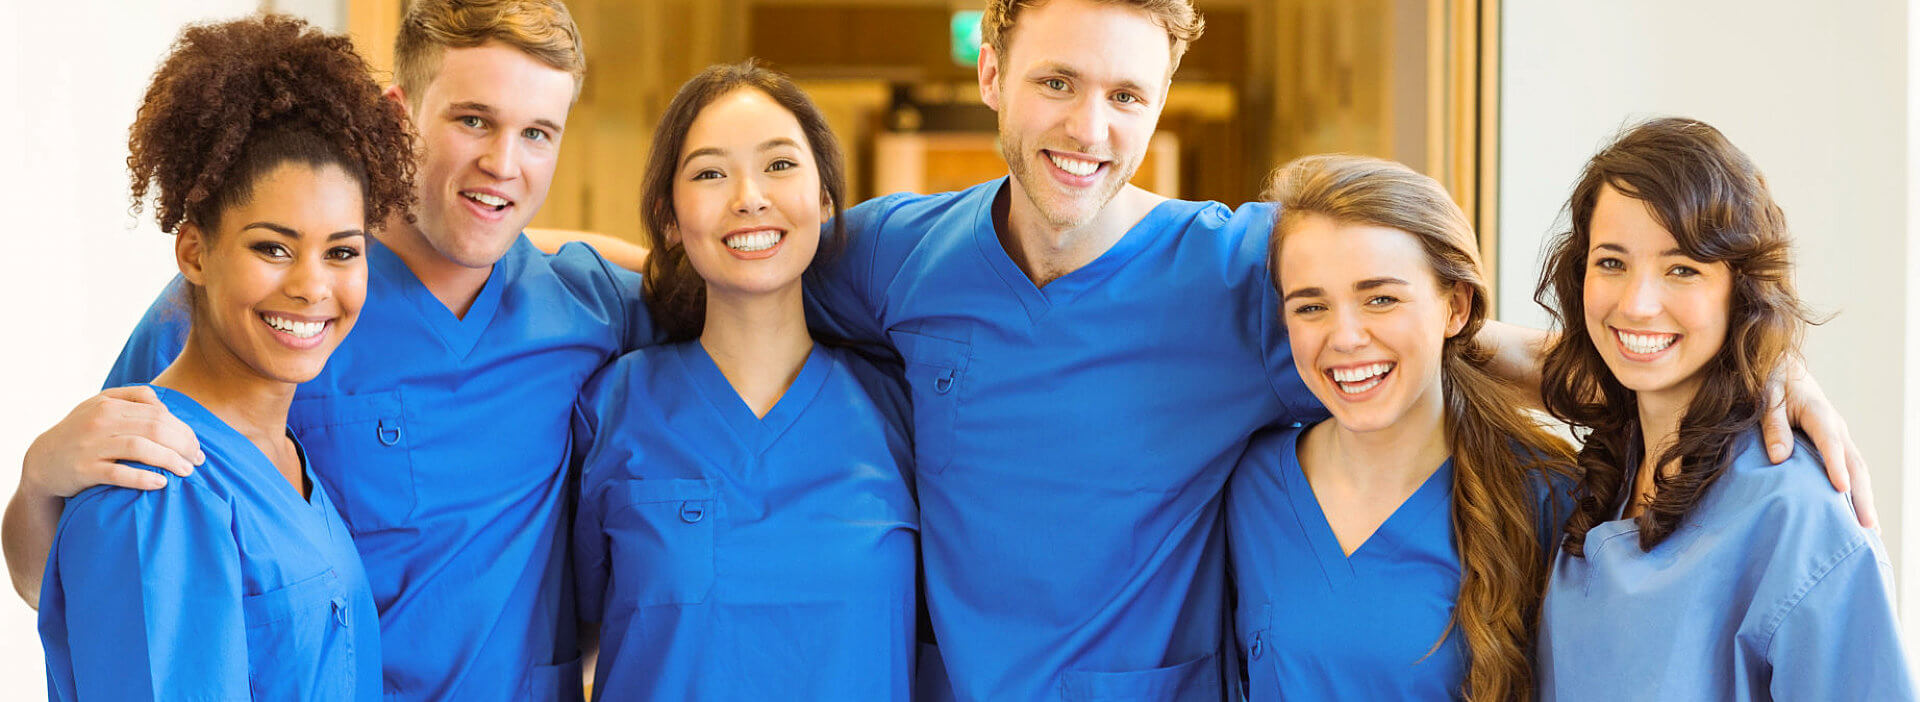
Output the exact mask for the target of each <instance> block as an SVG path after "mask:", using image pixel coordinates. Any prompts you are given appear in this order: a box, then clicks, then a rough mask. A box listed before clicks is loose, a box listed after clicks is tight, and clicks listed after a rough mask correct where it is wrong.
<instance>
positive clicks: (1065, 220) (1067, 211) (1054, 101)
mask: <svg viewBox="0 0 1920 702" xmlns="http://www.w3.org/2000/svg"><path fill="white" fill-rule="evenodd" d="M1171 51H1172V40H1171V39H1170V38H1169V37H1168V35H1167V32H1166V30H1164V29H1162V28H1161V27H1160V26H1159V25H1158V24H1156V23H1155V22H1154V20H1153V18H1152V17H1151V16H1149V15H1148V14H1146V13H1145V12H1143V11H1140V10H1137V9H1133V8H1128V7H1122V6H1117V5H1110V4H1101V3H1095V2H1091V1H1090V0H1052V1H1051V2H1047V3H1045V4H1042V5H1040V6H1039V7H1034V8H1030V9H1027V10H1026V11H1025V12H1024V13H1023V14H1021V15H1020V21H1019V25H1018V27H1017V28H1016V29H1015V30H1014V32H1013V36H1012V37H1011V39H1010V40H1009V42H1008V44H1007V50H1006V53H1005V55H997V54H996V53H995V52H994V51H993V49H992V48H991V47H985V48H983V49H982V51H981V54H980V63H979V80H980V94H981V97H982V99H984V100H985V101H986V103H987V106H988V107H992V108H993V109H994V110H995V111H996V112H998V113H999V120H1000V151H1001V155H1002V156H1004V157H1005V158H1006V160H1007V167H1008V169H1009V170H1010V171H1011V172H1012V173H1013V187H1014V191H1015V192H1014V193H1013V203H1014V204H1013V206H1014V207H1021V208H1031V210H1032V211H1033V212H1034V214H1036V215H1038V218H1039V220H1040V221H1044V222H1047V223H1048V224H1049V225H1051V226H1054V227H1056V228H1062V229H1067V228H1073V227H1078V226H1081V225H1083V224H1086V223H1087V222H1088V221H1090V220H1092V219H1093V218H1094V217H1095V216H1096V215H1098V214H1099V213H1100V211H1101V209H1102V208H1105V207H1106V205H1107V203H1108V202H1109V201H1111V200H1112V199H1113V196H1114V194H1115V193H1118V192H1119V191H1120V188H1121V187H1122V186H1124V185H1126V184H1127V181H1128V180H1130V179H1132V178H1133V173H1134V170H1135V169H1137V168H1139V166H1140V161H1141V159H1142V158H1144V157H1145V155H1146V151H1147V142H1148V140H1149V139H1151V138H1152V137H1153V130H1154V126H1155V124H1156V123H1157V122H1158V121H1159V119H1160V110H1161V108H1162V107H1163V102H1164V99H1165V98H1166V94H1167V88H1168V82H1169V80H1170V79H1171V77H1172V75H1171V71H1172V65H1173V58H1172V53H1171Z"/></svg>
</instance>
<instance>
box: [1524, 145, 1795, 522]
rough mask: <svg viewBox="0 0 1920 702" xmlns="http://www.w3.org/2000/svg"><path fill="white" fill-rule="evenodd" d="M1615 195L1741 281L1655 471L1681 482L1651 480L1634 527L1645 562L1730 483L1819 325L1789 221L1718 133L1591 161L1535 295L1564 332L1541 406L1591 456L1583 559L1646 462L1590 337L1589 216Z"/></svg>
mask: <svg viewBox="0 0 1920 702" xmlns="http://www.w3.org/2000/svg"><path fill="white" fill-rule="evenodd" d="M1608 187H1611V188H1613V189H1614V190H1616V191H1618V192H1619V193H1620V194H1622V195H1626V196H1627V197H1630V198H1633V199H1635V200H1639V201H1640V202H1643V203H1645V204H1646V206H1647V209H1648V210H1649V211H1650V212H1651V213H1652V214H1653V217H1654V219H1655V220H1656V221H1658V222H1659V223H1660V226H1662V227H1664V228H1665V229H1666V230H1667V231H1668V232H1669V233H1671V234H1672V235H1673V238H1674V241H1675V242H1677V243H1678V244H1679V248H1680V251H1681V252H1682V253H1684V254H1685V255H1686V256H1687V257H1688V258H1692V259H1694V260H1696V261H1701V262H1703V263H1725V264H1726V265H1727V268H1728V269H1729V271H1730V272H1731V274H1732V282H1733V294H1732V297H1731V299H1730V300H1729V303H1728V311H1727V314H1728V320H1727V338H1726V341H1725V343H1724V344H1723V345H1722V346H1721V347H1720V352H1719V353H1717V354H1715V355H1714V357H1713V358H1712V359H1710V360H1708V361H1707V364H1706V365H1705V366H1704V367H1703V368H1701V370H1700V371H1699V372H1700V374H1701V376H1702V378H1703V382H1702V383H1701V385H1700V388H1699V390H1698V391H1697V392H1696V393H1695V394H1694V396H1693V400H1692V402H1690V403H1689V404H1688V406H1687V410H1686V413H1685V414H1684V415H1683V416H1682V418H1681V420H1680V430H1679V435H1678V436H1677V437H1676V438H1675V440H1674V442H1673V444H1672V445H1671V446H1669V447H1668V448H1667V449H1666V451H1664V452H1662V453H1661V455H1660V457H1659V461H1658V462H1657V463H1656V465H1660V466H1666V465H1676V466H1677V467H1678V470H1677V472H1675V473H1673V474H1672V475H1665V474H1656V475H1655V476H1654V486H1655V495H1654V497H1653V499H1652V500H1650V501H1649V502H1648V504H1647V506H1646V511H1644V512H1643V513H1641V514H1640V516H1638V517H1636V518H1635V522H1636V523H1638V525H1639V527H1640V548H1641V549H1642V550H1647V549H1651V548H1653V547H1654V546H1656V545H1658V544H1659V543H1660V542H1661V541H1662V540H1664V539H1666V538H1667V536H1669V535H1671V534H1672V533H1673V530H1674V529H1675V528H1676V527H1678V526H1679V525H1680V523H1681V521H1682V520H1683V519H1684V518H1685V517H1686V514H1687V512H1688V511H1690V510H1692V509H1693V506H1694V505H1695V504H1696V503H1698V502H1699V501H1700V497H1701V495H1703V494H1705V492H1706V490H1707V488H1709V487H1711V486H1712V485H1713V483H1714V481H1715V480H1716V479H1718V478H1719V477H1720V475H1721V474H1722V473H1723V472H1725V471H1726V467H1727V463H1728V461H1729V460H1730V459H1731V458H1732V456H1731V455H1730V452H1731V451H1732V449H1733V447H1734V444H1735V442H1736V440H1737V439H1738V438H1739V437H1740V436H1741V435H1742V434H1745V433H1746V432H1749V431H1752V430H1753V429H1754V428H1755V427H1756V426H1758V425H1759V423H1760V418H1761V416H1762V415H1763V414H1764V413H1765V410H1766V406H1765V397H1766V384H1767V380H1768V379H1769V378H1770V377H1771V376H1772V375H1773V373H1774V372H1775V370H1776V369H1777V368H1778V367H1779V365H1780V363H1781V361H1782V359H1783V358H1784V357H1785V356H1786V354H1788V353H1790V352H1796V351H1797V349H1798V348H1799V340H1800V335H1801V333H1802V330H1804V329H1805V327H1806V323H1807V322H1808V321H1810V319H1809V314H1808V312H1807V310H1806V308H1805V307H1804V306H1802V305H1801V304H1800V301H1799V296H1798V295H1796V294H1795V293H1794V289H1793V280H1792V261H1791V259H1790V252H1789V249H1790V244H1791V242H1790V241H1789V236H1788V232H1787V220H1786V215H1784V214H1783V213H1781V211H1780V207H1779V205H1777V204H1775V203H1774V201H1773V194H1772V193H1771V192H1770V191H1768V189H1767V181H1766V178H1764V177H1763V176H1762V175H1761V174H1760V170H1759V169H1758V168H1755V167H1754V165H1753V162H1752V161H1750V160H1748V159H1747V155H1746V154H1744V153H1742V152H1741V151H1740V150H1739V149H1738V148H1735V147H1734V145H1733V143H1732V142H1729V141H1727V138H1726V136H1725V135H1723V134H1721V133H1720V131H1719V130H1717V129H1714V128H1713V127H1711V126H1708V125H1707V124H1706V123H1704V122H1700V121H1697V120H1690V119H1678V118H1663V119H1654V120H1651V121H1648V122H1644V123H1642V124H1639V125H1637V126H1634V127H1631V128H1629V129H1627V130H1625V131H1623V132H1622V133H1621V134H1620V135H1619V136H1618V137H1616V138H1615V139H1614V140H1613V143H1611V144H1608V145H1607V146H1606V147H1605V148H1602V149H1601V150H1600V152H1599V153H1596V154H1594V156H1593V158H1592V159H1590V160H1588V161H1587V166H1586V170H1585V171H1583V172H1582V173H1581V175H1580V181H1579V183H1577V184H1576V185H1575V186H1574V188H1573V197H1572V198H1571V199H1569V200H1568V202H1567V212H1568V215H1569V216H1568V220H1569V223H1570V226H1569V228H1568V229H1567V230H1566V231H1565V232H1562V233H1561V234H1559V235H1558V236H1556V237H1555V238H1554V239H1553V240H1552V242H1551V244H1550V246H1549V253H1548V256H1547V263H1546V267H1545V268H1544V269H1543V270H1542V271H1541V273H1540V283H1539V286H1538V287H1537V288H1536V289H1535V291H1534V300H1535V301H1537V302H1539V303H1540V305H1541V306H1542V307H1545V308H1547V311H1548V312H1550V313H1552V314H1553V316H1554V320H1555V323H1556V325H1557V326H1558V327H1559V329H1560V332H1561V333H1560V335H1559V338H1558V339H1556V340H1555V341H1554V342H1553V345H1552V346H1551V347H1550V348H1549V349H1548V350H1547V354H1546V358H1545V360H1544V362H1543V364H1542V365H1543V367H1542V376H1543V377H1542V380H1541V395H1542V397H1543V399H1544V400H1545V402H1546V406H1547V410H1548V411H1549V412H1552V413H1553V415H1554V416H1555V417H1558V418H1560V419H1561V420H1562V421H1565V422H1567V423H1568V424H1571V425H1573V426H1574V428H1575V431H1576V432H1577V433H1579V434H1580V435H1581V436H1582V439H1583V441H1584V444H1585V445H1584V446H1583V447H1582V449H1581V450H1580V466H1581V468H1583V469H1584V471H1585V473H1584V476H1583V478H1582V479H1581V484H1580V491H1579V495H1578V503H1577V504H1576V506H1575V508H1574V513H1573V516H1572V517H1571V518H1569V519H1568V520H1567V527H1566V539H1565V544H1564V547H1565V548H1566V550H1567V553H1569V554H1572V555H1574V556H1584V555H1585V548H1584V547H1585V542H1586V535H1587V531H1588V530H1589V529H1592V528H1593V527H1594V526H1596V525H1598V524H1600V523H1601V522H1605V521H1608V520H1610V519H1612V518H1613V515H1614V514H1615V510H1617V509H1618V508H1619V507H1620V505H1621V504H1622V502H1623V501H1624V500H1625V499H1626V498H1627V495H1628V492H1629V491H1630V489H1631V486H1630V485H1628V484H1627V480H1626V476H1627V470H1628V468H1629V467H1631V466H1634V465H1637V464H1639V463H1640V462H1641V458H1642V454H1643V452H1644V449H1643V446H1642V442H1643V438H1642V436H1641V427H1640V415H1639V412H1638V410H1637V405H1636V403H1635V398H1634V393H1633V391H1631V390H1628V389H1627V388H1626V387H1625V386H1623V385H1621V384H1620V381H1619V380H1617V379H1615V378H1614V375H1613V371H1612V370H1610V369H1609V368H1608V367H1607V363H1606V360H1605V359H1603V358H1602V357H1601V356H1600V352H1599V350H1598V349H1596V348H1594V345H1593V342H1592V340H1591V339H1590V338H1589V335H1588V334H1587V333H1586V326H1585V325H1586V310H1585V307H1584V301H1585V298H1584V297H1583V294H1582V292H1583V288H1584V287H1585V285H1586V273H1587V266H1588V263H1587V256H1588V251H1589V249H1591V248H1592V229H1591V227H1592V225H1593V210H1594V205H1595V203H1597V202H1598V201H1599V199H1600V192H1601V190H1602V189H1603V188H1608Z"/></svg>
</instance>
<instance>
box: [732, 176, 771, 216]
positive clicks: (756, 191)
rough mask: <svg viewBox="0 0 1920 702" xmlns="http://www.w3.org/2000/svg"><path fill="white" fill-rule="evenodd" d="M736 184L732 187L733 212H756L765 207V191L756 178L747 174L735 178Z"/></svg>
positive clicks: (747, 213)
mask: <svg viewBox="0 0 1920 702" xmlns="http://www.w3.org/2000/svg"><path fill="white" fill-rule="evenodd" d="M734 182H735V183H737V185H735V186H734V189H733V211H734V213H735V214H743V215H751V214H758V213H760V212H763V211H765V210H766V209H767V207H768V206H769V205H770V203H768V202H767V192H766V190H765V189H764V188H763V187H761V183H760V182H759V179H758V178H754V177H752V176H748V177H745V178H735V179H734Z"/></svg>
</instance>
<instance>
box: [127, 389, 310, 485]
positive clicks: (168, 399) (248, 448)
mask: <svg viewBox="0 0 1920 702" xmlns="http://www.w3.org/2000/svg"><path fill="white" fill-rule="evenodd" d="M147 387H149V388H152V389H153V394H154V395H155V396H158V397H159V398H160V400H161V402H162V403H164V404H165V405H166V406H167V409H168V411H171V412H173V413H175V414H179V415H188V416H192V417H195V418H197V419H198V420H199V422H198V426H197V427H196V429H195V431H196V432H200V433H201V436H200V440H201V441H202V442H207V443H212V441H213V440H216V439H217V440H220V441H222V442H224V443H226V444H228V445H230V446H234V447H236V448H235V450H237V451H240V452H241V454H242V455H240V456H236V458H241V459H244V460H246V461H247V462H248V463H251V464H252V465H254V466H256V468H254V469H252V470H249V471H248V472H249V474H248V475H245V476H242V478H241V479H243V480H249V481H252V480H267V479H271V480H272V481H273V483H274V484H275V485H274V487H273V488H270V489H265V490H263V492H271V493H277V494H280V495H282V496H285V497H288V498H290V499H292V500H294V501H296V502H298V503H300V504H301V505H303V506H305V507H308V508H319V507H322V506H323V505H324V502H325V498H324V497H322V496H321V492H320V481H319V479H317V478H315V477H314V475H313V464H312V463H311V462H309V461H308V460H307V447H305V446H302V445H301V444H300V439H299V437H296V436H294V435H293V430H292V429H288V430H287V438H288V439H289V440H291V441H293V451H294V454H295V455H297V456H299V457H300V476H301V478H300V479H301V480H304V481H306V484H307V486H308V488H309V489H308V491H307V494H306V495H304V496H302V495H301V494H300V488H299V487H296V486H294V485H293V484H292V483H289V482H287V478H286V476H284V475H281V474H280V470H279V469H278V468H275V467H274V465H273V460H272V459H269V458H267V454H265V453H261V452H260V447H259V446H255V445H254V444H253V441H252V440H251V439H248V438H247V437H246V436H245V435H243V434H241V433H240V430H238V429H235V428H233V425H231V424H228V423H227V422H226V420H223V419H221V418H220V416H219V415H216V414H214V413H213V410H210V409H207V407H206V405H202V404H200V401H199V400H195V399H193V398H192V397H191V396H188V395H187V394H186V393H184V392H180V391H178V390H175V389H173V388H168V387H162V386H159V385H153V384H150V383H149V384H147ZM233 467H234V468H235V469H240V470H246V468H245V467H244V466H238V465H236V466H233ZM254 473H262V474H261V475H255V474H254Z"/></svg>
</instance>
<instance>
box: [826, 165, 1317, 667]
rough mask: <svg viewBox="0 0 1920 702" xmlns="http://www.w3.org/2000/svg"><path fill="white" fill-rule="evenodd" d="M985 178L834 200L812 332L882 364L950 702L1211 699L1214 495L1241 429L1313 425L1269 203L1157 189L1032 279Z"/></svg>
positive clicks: (1243, 436)
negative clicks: (901, 393)
mask: <svg viewBox="0 0 1920 702" xmlns="http://www.w3.org/2000/svg"><path fill="white" fill-rule="evenodd" d="M1005 184H1006V180H1005V179H1004V178H1003V179H1000V180H995V181H992V182H988V183H984V184H982V185H979V186H976V187H973V188H970V189H968V190H965V191H960V192H953V193H945V194H940V195H932V196H915V195H894V196H889V197H886V198H881V199H878V200H874V201H870V202H867V203H864V204H862V205H860V206H858V207H855V208H853V209H851V210H849V211H848V212H847V213H846V216H845V219H846V222H847V229H848V232H849V237H848V241H847V249H846V251H844V252H843V253H842V254H841V255H840V256H838V257H837V258H835V259H833V260H832V262H831V264H830V265H829V266H818V265H817V266H815V269H814V270H813V271H811V272H810V274H809V277H808V282H807V286H806V290H807V293H808V295H809V296H810V298H811V305H810V307H809V309H810V314H813V315H815V319H814V323H815V328H816V329H820V330H823V331H826V332H828V333H831V334H833V335H836V336H839V337H841V338H846V339H851V340H854V341H856V342H861V343H863V344H866V345H869V347H870V348H873V349H875V351H876V352H878V353H880V354H883V355H887V356H895V357H897V358H901V359H903V360H904V362H905V374H906V379H907V383H908V384H909V386H910V387H911V395H912V402H913V414H914V439H915V480H916V483H917V486H918V490H919V498H920V518H921V535H922V538H921V548H922V558H923V563H924V568H925V570H924V572H925V576H926V600H927V609H928V612H929V615H930V617H931V620H932V625H933V629H934V633H935V637H936V638H937V639H938V642H939V648H940V653H941V657H942V659H943V661H944V663H945V666H946V668H947V673H948V675H949V676H950V677H951V679H952V686H953V692H954V693H956V695H957V696H958V697H959V698H961V699H968V700H996V701H999V700H1015V701H1018V700H1060V699H1067V700H1101V699H1154V700H1206V701H1207V702H1216V701H1217V700H1219V699H1220V697H1221V695H1222V694H1223V692H1222V689H1223V688H1222V685H1221V682H1222V678H1223V674H1222V660H1221V658H1220V656H1218V655H1217V654H1218V651H1219V648H1220V646H1221V644H1222V643H1224V642H1225V641H1226V638H1225V637H1224V635H1223V631H1222V629H1223V627H1222V624H1223V622H1225V621H1226V612H1225V611H1224V607H1225V605H1224V603H1223V599H1224V593H1225V590H1226V568H1225V564H1226V550H1225V542H1224V540H1223V538H1222V537H1223V531H1222V529H1221V525H1220V495H1221V491H1222V490H1223V488H1224V487H1225V485H1226V482H1227V476H1228V473H1229V472H1230V471H1231V470H1232V468H1233V464H1234V462H1235V461H1236V460H1237V459H1238V458H1239V457H1240V454H1241V453H1242V450H1243V449H1244V448H1245V446H1246V442H1247V437H1248V436H1250V435H1251V434H1252V433H1253V432H1254V430H1256V429H1258V428H1260V427H1262V426H1264V425H1267V424H1271V423H1275V422H1291V421H1297V420H1303V419H1304V420H1310V419H1314V418H1317V417H1318V416H1322V412H1323V410H1322V409H1321V408H1320V406H1319V403H1318V402H1316V401H1315V400H1314V399H1313V396H1312V395H1310V394H1308V392H1307V390H1306V387H1305V386H1304V385H1302V384H1301V382H1300V379H1299V377H1298V375H1297V373H1296V372H1295V370H1294V367H1293V361H1292V359H1291V357H1290V355H1289V351H1288V348H1287V343H1286V338H1285V335H1284V330H1283V328H1282V327H1281V326H1280V325H1279V323H1278V317H1277V316H1276V309H1277V301H1276V299H1275V297H1276V296H1275V294H1274V292H1273V289H1272V286H1271V285H1269V283H1268V280H1269V276H1268V274H1267V271H1266V267H1265V264H1266V255H1267V235H1268V233H1269V232H1270V231H1271V229H1272V225H1273V217H1274V212H1275V210H1274V207H1273V206H1272V205H1267V204H1249V205H1246V206H1244V207H1242V208H1240V209H1239V210H1238V211H1233V210H1229V209H1228V208H1226V207H1225V206H1222V205H1220V204H1219V203H1204V202H1183V201H1177V200H1170V201H1167V202H1164V203H1162V204H1160V205H1159V206H1158V207H1157V208H1155V209H1154V210H1153V211H1152V212H1151V213H1149V214H1148V215H1147V216H1146V217H1145V218H1144V219H1143V220H1141V221H1140V223H1139V224H1137V225H1136V226H1134V227H1133V228H1132V229H1131V230H1129V231H1128V232H1126V234H1125V235H1124V236H1122V237H1121V239H1120V241H1119V242H1118V243H1116V244H1114V245H1113V247H1112V248H1111V249H1109V250H1108V251H1107V252H1105V253H1104V254H1102V255H1101V256H1100V257H1099V258H1097V259H1095V260H1094V261H1092V262H1091V263H1088V264H1087V265H1086V266H1083V267H1081V268H1080V269H1079V270H1076V271H1074V272H1072V273H1069V274H1067V275H1065V276H1063V277H1061V278H1059V279H1058V280H1054V281H1052V282H1050V283H1048V284H1047V285H1046V287H1044V288H1036V287H1035V286H1034V285H1033V283H1032V282H1031V281H1030V280H1029V279H1028V278H1027V277H1026V275H1025V274H1023V273H1021V271H1020V269H1019V267H1018V266H1016V265H1015V264H1014V262H1013V261H1012V259H1010V258H1008V256H1007V254H1006V251H1005V249H1003V248H1002V247H1001V245H1000V241H999V238H998V237H997V235H996V234H995V230H994V224H993V216H992V211H993V201H994V198H995V196H996V194H998V193H1001V192H1003V189H1004V187H1005Z"/></svg>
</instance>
